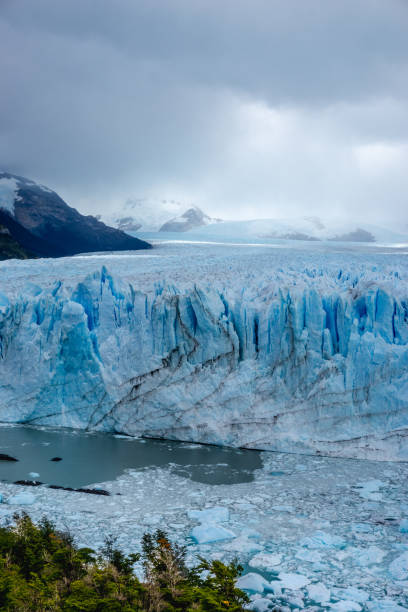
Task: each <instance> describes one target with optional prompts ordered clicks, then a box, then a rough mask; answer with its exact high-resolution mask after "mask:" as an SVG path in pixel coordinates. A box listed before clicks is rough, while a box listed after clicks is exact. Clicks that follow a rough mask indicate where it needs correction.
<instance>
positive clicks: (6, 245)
mask: <svg viewBox="0 0 408 612" xmlns="http://www.w3.org/2000/svg"><path fill="white" fill-rule="evenodd" d="M30 257H34V255H33V254H32V253H30V252H29V251H27V250H26V249H24V248H23V247H22V246H21V244H19V243H18V242H17V240H15V239H14V238H13V236H12V235H11V233H10V232H9V230H8V229H7V228H6V227H4V225H1V224H0V261H1V260H3V259H28V258H30Z"/></svg>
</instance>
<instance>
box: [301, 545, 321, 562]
mask: <svg viewBox="0 0 408 612" xmlns="http://www.w3.org/2000/svg"><path fill="white" fill-rule="evenodd" d="M295 557H296V559H300V561H309V562H310V563H320V561H321V560H322V555H321V554H320V553H319V552H317V550H305V549H304V548H301V549H300V550H298V551H297V553H296V555H295Z"/></svg>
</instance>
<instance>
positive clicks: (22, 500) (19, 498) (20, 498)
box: [6, 491, 37, 506]
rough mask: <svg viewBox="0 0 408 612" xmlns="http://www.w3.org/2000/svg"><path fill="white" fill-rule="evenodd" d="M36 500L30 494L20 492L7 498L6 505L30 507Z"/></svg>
mask: <svg viewBox="0 0 408 612" xmlns="http://www.w3.org/2000/svg"><path fill="white" fill-rule="evenodd" d="M36 499H37V498H36V496H35V495H33V494H32V493H28V492H26V491H22V492H21V493H16V494H15V495H12V496H11V497H9V498H8V500H7V502H6V503H7V504H10V505H16V506H30V505H31V504H34V503H35V501H36Z"/></svg>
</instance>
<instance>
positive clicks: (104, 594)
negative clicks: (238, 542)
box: [0, 514, 248, 612]
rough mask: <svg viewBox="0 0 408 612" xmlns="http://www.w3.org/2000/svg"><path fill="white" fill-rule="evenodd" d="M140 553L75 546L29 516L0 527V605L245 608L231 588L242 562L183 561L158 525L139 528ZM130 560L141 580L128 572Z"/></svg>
mask: <svg viewBox="0 0 408 612" xmlns="http://www.w3.org/2000/svg"><path fill="white" fill-rule="evenodd" d="M142 551H143V552H142V554H141V555H138V554H132V555H129V556H127V555H124V554H123V553H122V552H121V551H120V550H117V549H116V548H115V546H114V541H113V540H112V539H107V541H106V543H105V546H104V548H103V550H102V551H101V552H100V553H99V554H97V553H96V552H95V551H94V550H92V549H90V548H77V547H76V546H75V545H74V543H73V538H72V536H71V535H70V534H67V533H62V532H58V531H57V530H56V529H55V527H54V525H53V524H52V523H51V522H50V521H48V520H47V519H45V518H44V519H42V520H41V522H40V523H39V524H38V525H35V524H34V523H33V522H32V521H31V519H30V518H29V516H27V515H26V514H23V515H22V516H17V515H16V516H15V524H14V525H13V526H10V527H2V528H0V609H1V610H8V611H18V612H25V611H33V612H42V611H44V612H45V611H47V612H48V611H54V610H64V611H70V612H74V611H80V610H83V611H86V612H93V611H98V612H99V611H109V612H116V611H123V612H130V611H133V610H143V611H147V612H162V611H163V612H167V611H168V612H178V611H180V612H184V611H186V612H187V611H190V610H191V611H193V610H194V611H197V612H200V611H208V612H216V611H224V612H225V611H226V610H229V611H232V612H238V611H240V610H243V606H244V605H245V604H246V603H247V602H248V598H247V596H246V595H245V593H244V592H243V591H241V590H239V589H237V588H236V587H235V581H236V578H237V577H238V576H239V574H240V572H241V571H242V568H241V567H240V566H239V565H238V564H237V563H235V562H233V563H230V564H229V565H224V564H223V563H221V562H220V561H206V560H204V559H201V560H200V563H199V565H198V566H196V567H195V568H193V569H189V568H187V566H186V564H185V555H186V549H185V548H184V547H181V546H177V545H174V544H172V543H171V542H170V541H169V540H168V538H167V536H166V533H165V532H164V531H161V530H157V531H156V532H155V533H154V534H145V535H144V536H143V540H142ZM136 562H139V563H141V564H142V566H143V568H144V580H143V581H140V580H139V579H138V578H137V577H136V576H135V574H134V572H133V566H134V564H135V563H136Z"/></svg>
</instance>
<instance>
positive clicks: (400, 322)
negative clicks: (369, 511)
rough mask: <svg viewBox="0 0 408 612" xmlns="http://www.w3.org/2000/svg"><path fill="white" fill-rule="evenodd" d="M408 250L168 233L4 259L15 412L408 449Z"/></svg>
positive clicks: (148, 429) (385, 453) (141, 432)
mask: <svg viewBox="0 0 408 612" xmlns="http://www.w3.org/2000/svg"><path fill="white" fill-rule="evenodd" d="M407 343H408V291H407V263H406V256H405V255H404V253H403V252H395V251H393V252H388V251H386V250H384V252H381V249H375V248H372V249H371V250H370V249H368V248H366V249H365V250H362V251H356V250H353V249H351V248H350V246H347V248H346V247H345V248H344V249H341V248H340V247H339V245H336V246H335V247H334V246H333V247H332V248H331V249H330V248H328V247H326V246H324V245H322V246H319V247H317V246H313V248H311V247H310V248H306V247H304V246H299V247H297V248H296V247H293V248H288V247H287V246H282V245H269V246H268V245H252V246H251V245H245V246H244V245H217V244H194V245H192V244H188V243H187V242H186V243H181V242H180V243H178V244H174V243H165V242H163V243H161V244H160V245H159V246H157V248H156V249H155V250H154V251H153V252H151V253H149V254H139V253H137V252H133V253H128V254H120V255H118V254H110V255H107V254H104V255H100V256H98V255H90V256H79V257H71V258H63V259H59V260H36V261H19V262H17V261H8V262H1V264H0V420H1V421H3V422H9V423H11V422H18V423H30V424H36V425H50V426H64V427H74V428H80V429H86V430H101V431H113V432H116V433H125V434H130V435H133V436H147V437H163V438H168V439H176V440H184V441H194V442H202V443H210V444H218V445H230V446H240V447H246V448H257V449H265V450H275V451H284V452H301V453H307V454H319V453H321V454H325V455H331V456H344V457H359V458H371V459H388V460H407V459H408V444H407V441H406V440H407V433H408V347H407Z"/></svg>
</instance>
